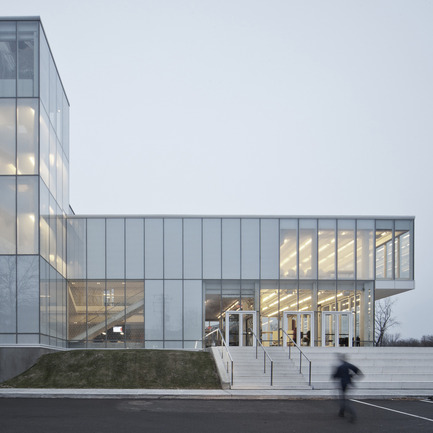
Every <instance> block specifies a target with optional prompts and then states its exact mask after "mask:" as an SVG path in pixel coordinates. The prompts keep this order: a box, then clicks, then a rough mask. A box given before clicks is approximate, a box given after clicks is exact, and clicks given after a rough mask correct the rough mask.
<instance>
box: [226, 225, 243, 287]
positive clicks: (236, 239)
mask: <svg viewBox="0 0 433 433" xmlns="http://www.w3.org/2000/svg"><path fill="white" fill-rule="evenodd" d="M240 236H241V235H240V220H239V219H228V218H225V219H223V220H222V278H240V275H241V250H240V248H241V247H240Z"/></svg>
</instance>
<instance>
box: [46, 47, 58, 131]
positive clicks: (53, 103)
mask: <svg viewBox="0 0 433 433" xmlns="http://www.w3.org/2000/svg"><path fill="white" fill-rule="evenodd" d="M56 108H57V71H56V67H55V65H54V61H53V58H52V57H51V56H50V108H49V111H48V113H49V115H50V122H51V125H53V127H55V126H56Z"/></svg>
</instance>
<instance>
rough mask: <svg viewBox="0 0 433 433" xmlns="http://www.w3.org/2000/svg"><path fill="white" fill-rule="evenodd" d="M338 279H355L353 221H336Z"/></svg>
mask: <svg viewBox="0 0 433 433" xmlns="http://www.w3.org/2000/svg"><path fill="white" fill-rule="evenodd" d="M337 223H338V267H337V268H338V278H340V279H354V278H355V220H338V221H337Z"/></svg>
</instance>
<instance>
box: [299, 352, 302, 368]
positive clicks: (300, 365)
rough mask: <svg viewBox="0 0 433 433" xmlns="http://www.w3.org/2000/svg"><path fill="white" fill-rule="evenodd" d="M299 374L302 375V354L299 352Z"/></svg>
mask: <svg viewBox="0 0 433 433" xmlns="http://www.w3.org/2000/svg"><path fill="white" fill-rule="evenodd" d="M299 373H302V352H301V351H299Z"/></svg>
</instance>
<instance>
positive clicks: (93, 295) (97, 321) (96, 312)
mask: <svg viewBox="0 0 433 433" xmlns="http://www.w3.org/2000/svg"><path fill="white" fill-rule="evenodd" d="M106 294H107V292H106V290H105V281H88V282H87V340H88V346H89V347H98V346H102V347H105V343H106V340H107V328H106V317H105V310H106V307H107V302H108V299H107V297H106ZM82 336H83V334H80V335H79V336H77V337H76V339H79V340H81V338H78V337H82Z"/></svg>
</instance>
